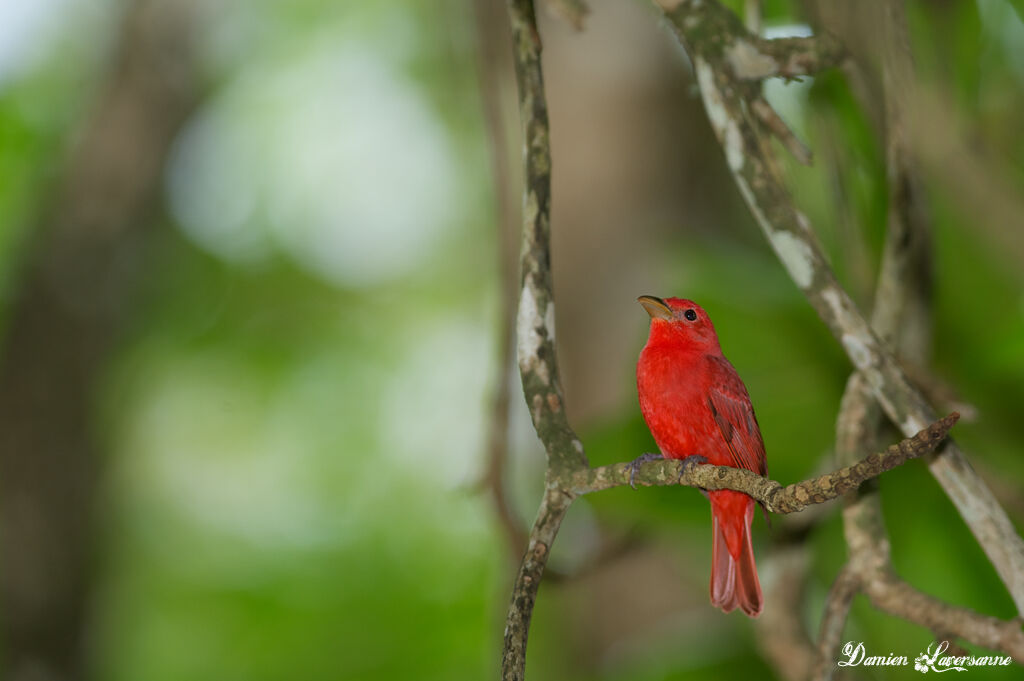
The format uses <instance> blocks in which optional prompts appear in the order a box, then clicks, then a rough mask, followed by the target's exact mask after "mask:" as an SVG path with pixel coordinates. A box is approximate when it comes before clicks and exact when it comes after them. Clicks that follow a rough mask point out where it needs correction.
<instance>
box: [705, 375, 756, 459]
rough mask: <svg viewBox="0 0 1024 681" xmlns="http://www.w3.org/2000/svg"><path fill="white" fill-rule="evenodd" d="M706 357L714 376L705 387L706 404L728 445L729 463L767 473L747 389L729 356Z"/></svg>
mask: <svg viewBox="0 0 1024 681" xmlns="http://www.w3.org/2000/svg"><path fill="white" fill-rule="evenodd" d="M710 359H711V360H712V366H713V369H714V371H713V375H714V376H715V378H714V380H713V381H712V383H711V387H710V389H709V390H708V406H709V407H710V408H711V414H712V415H713V416H714V418H715V423H717V424H718V429H719V430H720V431H721V432H722V437H723V438H724V439H725V442H726V444H728V445H729V451H730V452H731V453H732V460H733V465H735V466H736V467H737V468H746V469H747V470H750V471H754V472H755V473H758V474H760V475H767V474H768V466H767V463H766V458H765V453H764V441H763V440H762V439H761V429H760V428H759V427H758V425H757V417H756V416H754V408H753V407H752V406H751V404H750V396H749V395H748V394H747V389H746V387H745V386H744V385H743V381H742V380H740V377H739V375H738V374H737V373H736V369H734V368H733V366H732V364H730V363H729V360H727V359H725V358H724V357H711V358H710Z"/></svg>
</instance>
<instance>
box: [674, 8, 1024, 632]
mask: <svg viewBox="0 0 1024 681" xmlns="http://www.w3.org/2000/svg"><path fill="white" fill-rule="evenodd" d="M663 3H664V4H663V5H662V7H663V9H664V10H665V16H666V18H667V19H668V21H669V23H670V25H671V26H672V28H673V30H674V32H675V34H676V36H677V37H678V38H679V40H680V41H681V42H682V44H683V46H684V47H685V49H686V51H687V53H688V54H689V55H690V58H691V60H692V61H693V64H694V70H695V72H696V75H697V81H698V84H699V86H700V90H701V96H702V98H703V101H704V106H705V108H706V110H707V112H708V118H709V119H710V121H711V125H712V128H713V129H714V131H715V134H716V136H717V137H718V139H719V141H720V142H721V144H722V146H723V149H724V151H725V156H726V162H727V164H728V166H729V169H730V170H731V171H732V174H733V177H734V179H735V181H736V184H737V186H738V187H739V189H740V193H741V194H742V195H743V198H744V200H745V201H746V203H747V205H748V207H749V208H750V210H751V212H752V214H753V215H754V218H755V220H756V221H757V223H758V225H759V226H760V228H761V229H762V231H763V232H764V233H765V236H766V237H767V238H768V240H769V242H770V243H771V245H772V247H773V249H774V250H775V252H776V254H777V255H778V256H779V259H780V260H781V261H782V263H783V265H784V266H785V267H786V269H787V271H788V272H789V274H790V276H791V278H792V279H793V281H794V282H795V283H796V285H797V287H798V288H799V289H800V290H801V291H802V292H803V293H804V295H805V296H806V297H807V299H808V301H809V302H810V303H811V305H812V307H813V308H814V309H815V311H817V313H818V315H819V316H820V317H821V319H822V320H823V321H824V322H825V324H826V325H827V326H828V328H829V329H830V330H831V331H832V333H833V335H834V336H835V337H836V339H837V340H838V341H839V342H840V344H841V345H842V347H843V349H844V350H845V352H846V354H847V356H848V357H849V358H850V361H851V362H852V363H853V365H854V366H855V367H857V369H858V370H860V371H861V372H863V374H864V375H865V377H866V379H867V382H868V385H869V386H870V389H871V393H872V395H873V396H874V398H875V399H876V400H877V401H878V402H879V403H880V404H881V406H882V408H883V410H884V411H885V413H886V414H887V415H888V417H889V418H890V419H891V420H892V421H893V423H895V424H897V425H898V426H899V428H900V429H901V430H902V431H903V433H904V435H910V434H912V433H915V432H917V431H919V430H921V429H923V428H924V426H925V425H926V424H927V423H930V422H932V421H934V420H935V413H934V411H933V410H932V408H931V407H930V406H929V405H928V403H927V402H926V401H925V399H924V397H923V396H922V395H921V393H920V392H919V391H918V390H917V389H916V388H914V387H913V386H912V385H911V384H910V382H909V381H908V379H907V377H906V375H905V374H904V372H903V369H902V368H901V367H900V365H899V363H898V362H897V360H896V359H895V358H894V357H893V355H892V353H891V352H890V351H889V350H888V349H887V348H885V347H884V346H883V344H882V342H881V341H880V340H879V339H878V337H877V336H876V335H875V333H874V332H873V331H872V330H871V328H870V326H869V325H868V323H867V321H866V320H865V319H864V317H863V315H861V313H860V312H859V311H858V310H857V308H856V306H855V305H854V303H853V301H852V300H851V299H850V296H849V295H848V294H847V293H846V291H845V290H844V289H843V288H842V287H841V286H840V285H839V282H838V281H837V280H836V277H835V274H834V273H833V271H832V268H831V266H830V265H829V264H828V261H827V259H826V258H825V255H824V253H823V252H822V250H821V248H820V247H819V245H818V243H817V239H816V238H815V236H814V233H813V230H812V229H811V225H810V222H809V221H808V219H807V217H806V216H805V215H803V214H802V213H801V212H799V211H798V210H797V209H796V208H795V206H794V204H793V201H792V199H791V197H790V195H789V193H788V191H787V190H786V188H785V185H784V183H783V181H782V178H781V177H780V176H779V172H778V169H777V167H776V164H775V163H774V161H773V160H772V157H771V154H770V150H769V149H768V146H767V143H766V140H765V139H764V138H763V136H762V135H760V134H759V128H758V124H757V121H756V120H755V119H754V117H753V116H754V115H753V113H752V112H751V111H750V107H749V105H748V102H749V101H751V100H752V99H754V98H756V96H757V94H758V93H757V92H756V89H752V87H751V84H750V83H747V82H744V80H743V79H742V78H741V77H740V76H739V75H738V74H737V72H736V69H735V65H734V64H731V63H730V54H734V53H735V51H736V49H737V46H738V45H740V44H741V43H742V42H744V41H746V40H747V39H748V38H747V36H748V35H749V34H747V32H746V30H745V29H744V28H743V26H742V24H741V23H740V22H739V19H738V18H736V16H735V15H733V14H732V12H730V11H729V10H727V9H725V8H724V7H722V6H721V5H720V4H719V3H718V2H716V1H715V0H701V1H698V0H663ZM928 465H929V469H930V470H931V472H932V474H933V475H934V476H935V478H936V479H937V480H938V482H939V484H940V485H941V486H942V488H943V490H944V491H945V492H946V494H947V496H949V498H950V500H951V501H952V502H953V504H954V505H955V506H956V508H957V511H958V512H959V513H960V515H961V516H962V517H963V519H964V521H965V522H966V523H967V525H968V527H969V528H970V529H971V532H972V533H973V534H974V536H975V538H976V539H977V540H978V543H979V544H980V545H981V547H982V549H983V550H984V551H985V553H986V555H987V556H988V558H989V560H990V561H991V562H992V564H993V566H994V567H995V569H996V571H997V573H998V574H999V576H1000V578H1001V579H1002V581H1003V583H1004V584H1005V585H1006V587H1007V589H1008V590H1009V592H1010V594H1011V595H1012V597H1013V600H1014V602H1015V604H1016V606H1017V609H1018V611H1019V612H1024V542H1022V541H1021V538H1020V536H1019V535H1018V534H1017V533H1016V531H1015V530H1014V528H1013V524H1012V523H1011V522H1010V520H1009V518H1008V517H1007V515H1006V513H1005V511H1003V509H1002V508H1001V507H1000V506H999V504H998V502H997V501H996V499H995V497H994V496H993V495H992V492H991V491H990V490H989V489H988V487H987V486H986V485H985V483H984V481H982V480H981V478H980V477H979V476H978V475H977V474H976V473H975V472H974V470H973V469H972V468H971V466H970V464H969V463H968V461H967V458H966V456H965V455H964V454H963V452H962V451H961V450H960V449H959V448H958V447H957V446H956V444H955V443H953V442H949V443H947V444H946V446H945V447H944V448H943V450H942V451H941V452H940V453H939V454H937V455H935V456H933V457H930V458H929V460H928Z"/></svg>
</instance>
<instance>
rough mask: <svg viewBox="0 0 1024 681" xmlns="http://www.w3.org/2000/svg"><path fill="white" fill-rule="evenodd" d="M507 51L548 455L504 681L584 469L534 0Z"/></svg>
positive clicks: (530, 345)
mask: <svg viewBox="0 0 1024 681" xmlns="http://www.w3.org/2000/svg"><path fill="white" fill-rule="evenodd" d="M508 10H509V19H510V21H511V25H512V45H513V55H514V61H515V67H516V81H517V83H518V86H519V110H520V119H521V124H522V134H523V145H524V149H523V156H524V162H525V175H526V178H525V182H524V192H523V242H522V251H521V265H522V276H521V280H520V284H521V285H520V289H521V293H520V297H519V312H518V316H517V319H516V336H517V350H518V356H519V373H520V375H521V377H522V382H523V393H524V396H525V398H526V404H527V407H528V408H529V410H530V416H531V418H532V419H533V426H534V428H535V429H536V431H537V436H538V437H539V438H540V440H541V442H542V443H543V445H544V449H545V452H546V453H547V461H548V468H547V480H546V481H547V484H546V491H545V494H544V499H543V501H542V502H541V505H540V509H539V510H538V512H537V519H536V521H535V522H534V524H533V528H532V529H531V531H530V537H529V543H528V545H527V548H526V554H525V555H524V556H523V561H522V564H521V565H520V567H519V572H518V574H517V576H516V580H515V586H514V587H513V591H512V598H511V601H510V603H509V609H508V616H507V618H506V623H505V641H504V649H503V652H502V660H501V676H502V679H503V680H504V681H519V680H521V679H522V678H523V676H524V675H525V670H526V641H527V637H528V635H529V630H530V618H531V616H532V615H533V604H534V602H535V601H536V598H537V589H538V588H539V586H540V580H541V577H542V576H543V574H544V567H545V565H546V564H547V560H548V556H549V555H550V552H551V546H552V544H553V543H554V540H555V536H556V535H557V534H558V528H559V527H560V526H561V523H562V519H563V518H564V517H565V513H566V511H568V510H569V505H570V504H571V503H572V500H573V498H574V495H573V494H571V493H569V492H566V491H565V490H564V489H562V488H561V487H560V486H559V484H558V476H559V475H560V474H562V473H564V472H566V471H568V470H572V469H574V468H579V467H586V466H588V465H589V464H588V463H587V458H586V456H585V455H584V453H583V444H582V443H581V442H580V440H579V438H577V437H576V434H575V433H574V432H573V430H572V428H571V427H570V426H569V422H568V419H567V418H566V415H565V409H564V403H565V400H564V397H563V394H562V388H561V384H560V383H559V378H558V362H557V358H556V355H555V301H554V294H553V293H552V278H551V149H550V145H549V130H548V111H547V101H546V100H545V96H544V78H543V73H542V70H541V62H540V52H541V42H540V35H539V34H538V33H537V20H536V16H535V14H534V8H533V2H532V0H509V4H508Z"/></svg>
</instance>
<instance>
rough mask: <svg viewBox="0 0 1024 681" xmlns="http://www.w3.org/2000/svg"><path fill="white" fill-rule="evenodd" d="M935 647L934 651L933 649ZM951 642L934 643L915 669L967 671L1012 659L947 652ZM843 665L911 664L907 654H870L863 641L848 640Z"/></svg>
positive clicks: (917, 658) (894, 665)
mask: <svg viewBox="0 0 1024 681" xmlns="http://www.w3.org/2000/svg"><path fill="white" fill-rule="evenodd" d="M932 648H934V650H932ZM947 650H949V641H942V642H941V643H937V644H936V643H932V644H930V645H929V646H928V648H927V649H926V650H925V652H923V653H921V654H920V655H918V656H917V657H916V658H914V669H915V670H917V671H919V672H921V673H922V674H926V673H928V672H929V671H933V672H951V671H958V672H965V671H967V670H968V669H969V668H970V667H1005V666H1007V665H1009V664H1010V663H1011V662H1013V658H1011V657H1010V656H1009V655H946V651H947ZM843 657H844V658H845V659H841V660H839V662H838V664H839V666H840V667H860V666H865V667H903V666H907V665H909V664H910V659H909V658H908V657H907V656H906V655H896V654H894V653H889V654H888V655H868V653H867V649H866V648H865V647H864V643H863V642H857V643H855V642H853V641H847V642H846V645H844V646H843Z"/></svg>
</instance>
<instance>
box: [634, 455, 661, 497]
mask: <svg viewBox="0 0 1024 681" xmlns="http://www.w3.org/2000/svg"><path fill="white" fill-rule="evenodd" d="M662 458H664V457H663V456H662V455H661V454H651V453H647V454H641V455H640V456H638V457H636V458H635V459H633V460H632V461H630V462H629V463H628V464H626V468H628V469H629V486H630V487H632V488H633V489H636V485H635V484H633V478H635V477H636V471H637V469H638V468H640V466H641V465H643V464H645V463H647V462H648V461H657V460H658V459H662Z"/></svg>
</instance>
